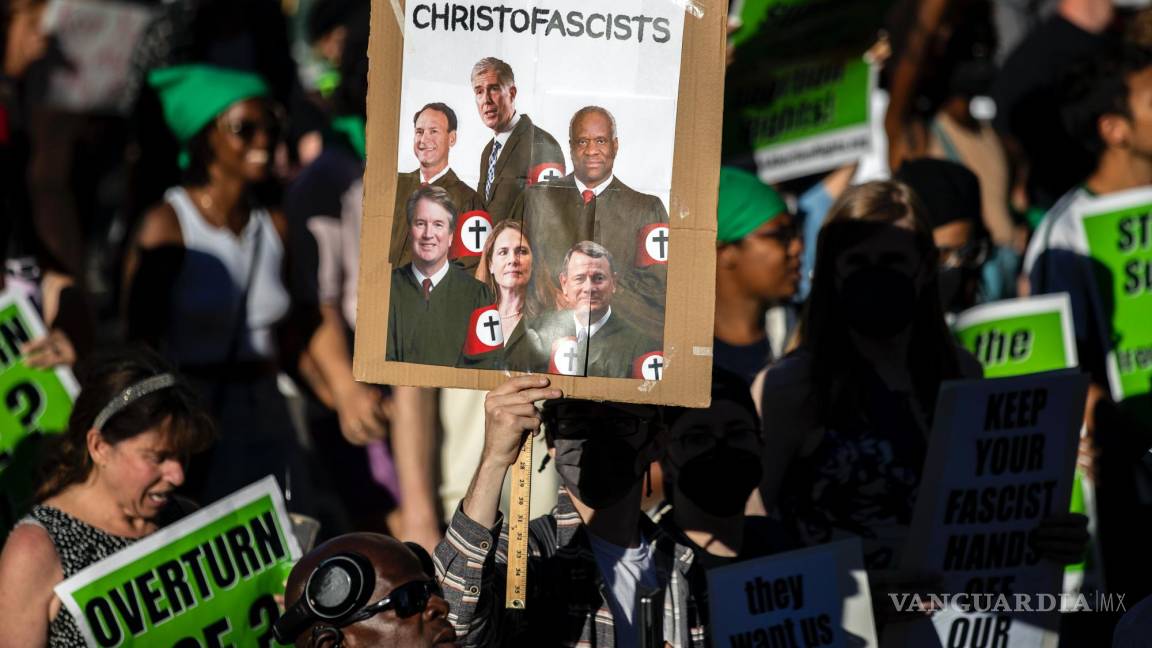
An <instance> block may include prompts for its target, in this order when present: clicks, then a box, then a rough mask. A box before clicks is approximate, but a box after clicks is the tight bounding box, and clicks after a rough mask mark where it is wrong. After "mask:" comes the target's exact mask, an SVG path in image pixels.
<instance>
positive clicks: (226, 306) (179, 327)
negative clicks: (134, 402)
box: [164, 187, 289, 365]
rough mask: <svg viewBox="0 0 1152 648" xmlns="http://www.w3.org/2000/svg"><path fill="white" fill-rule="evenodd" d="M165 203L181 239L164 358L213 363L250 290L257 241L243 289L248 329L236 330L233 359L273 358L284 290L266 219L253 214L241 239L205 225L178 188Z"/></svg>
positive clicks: (223, 354)
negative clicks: (176, 221)
mask: <svg viewBox="0 0 1152 648" xmlns="http://www.w3.org/2000/svg"><path fill="white" fill-rule="evenodd" d="M164 199H165V200H166V201H167V202H168V204H170V205H172V208H173V209H174V210H175V211H176V216H177V218H179V220H180V231H181V234H182V235H183V237H184V249H185V254H184V262H183V265H182V266H181V269H180V275H179V276H178V277H177V279H176V284H175V285H174V286H173V292H172V297H171V320H170V326H169V336H168V340H167V342H168V344H167V347H168V354H169V356H170V357H171V359H172V360H173V361H174V362H176V363H177V364H188V365H203V364H218V363H222V362H225V361H226V360H227V359H228V357H227V356H228V349H229V346H231V344H232V342H231V340H232V338H233V337H234V336H235V335H236V334H237V333H236V331H237V329H238V327H237V324H236V318H237V317H238V316H239V313H240V311H241V308H240V295H241V293H242V292H243V291H244V286H245V285H246V284H247V283H248V276H249V272H250V270H251V267H252V259H253V256H254V253H255V250H256V241H257V238H259V239H260V254H259V259H258V260H257V267H256V269H255V272H253V273H252V283H251V286H250V287H249V288H248V300H247V322H246V324H247V325H246V326H245V327H244V328H243V330H242V331H240V336H241V339H240V344H239V346H238V347H237V348H238V351H237V353H236V359H237V360H258V359H269V358H272V357H273V356H275V346H276V345H275V340H274V337H273V327H274V326H275V325H276V324H277V323H278V322H279V321H280V320H281V319H282V318H283V317H284V315H285V314H286V313H287V312H288V306H289V301H288V291H287V290H286V289H285V287H284V282H283V279H282V277H281V272H282V268H283V265H284V263H283V262H284V246H283V244H282V242H281V241H280V235H279V234H277V232H276V228H275V226H274V225H273V224H272V218H271V216H269V215H268V212H267V211H265V210H263V209H254V210H252V213H251V214H250V216H249V218H248V223H247V224H246V225H245V226H244V230H243V231H242V232H241V233H240V235H239V236H237V235H236V234H234V233H233V232H232V231H231V230H229V229H227V228H223V227H214V226H212V225H211V224H209V223H208V222H207V221H205V220H204V217H203V216H202V215H201V214H200V210H199V209H197V208H196V205H195V204H194V203H193V202H192V199H191V198H189V196H188V193H187V192H185V191H184V189H183V188H181V187H173V188H171V189H169V190H168V191H167V192H166V193H165V194H164Z"/></svg>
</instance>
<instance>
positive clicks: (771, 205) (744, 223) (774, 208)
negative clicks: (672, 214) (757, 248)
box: [716, 167, 788, 243]
mask: <svg viewBox="0 0 1152 648" xmlns="http://www.w3.org/2000/svg"><path fill="white" fill-rule="evenodd" d="M716 211H717V214H716V240H717V241H719V242H720V243H735V242H736V241H739V240H740V239H742V238H744V237H745V236H748V234H749V233H750V232H752V231H753V230H755V229H756V228H757V227H760V226H761V225H763V224H764V223H767V222H768V221H770V220H772V219H773V218H776V217H777V216H779V215H780V214H784V213H787V212H788V207H787V205H785V204H784V201H783V200H781V198H780V195H779V194H777V193H776V190H775V189H773V188H772V187H769V186H768V185H766V184H764V183H763V182H760V179H759V178H757V177H756V176H754V175H752V174H751V173H748V172H747V171H742V170H740V169H734V168H732V167H720V201H719V205H718V206H717V210H716Z"/></svg>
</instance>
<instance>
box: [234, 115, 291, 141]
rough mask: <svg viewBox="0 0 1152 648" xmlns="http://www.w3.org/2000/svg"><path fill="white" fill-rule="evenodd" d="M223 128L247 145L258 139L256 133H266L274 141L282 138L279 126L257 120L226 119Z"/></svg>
mask: <svg viewBox="0 0 1152 648" xmlns="http://www.w3.org/2000/svg"><path fill="white" fill-rule="evenodd" d="M221 126H222V128H223V129H224V130H225V131H226V132H228V133H230V134H231V135H233V136H234V137H237V138H239V139H240V141H242V142H244V143H245V144H251V143H252V140H254V139H256V133H264V134H265V135H267V136H268V139H269V140H272V141H275V140H276V138H277V137H279V136H280V127H279V126H277V125H276V124H274V123H269V122H266V121H259V120H255V119H226V120H222V121H221Z"/></svg>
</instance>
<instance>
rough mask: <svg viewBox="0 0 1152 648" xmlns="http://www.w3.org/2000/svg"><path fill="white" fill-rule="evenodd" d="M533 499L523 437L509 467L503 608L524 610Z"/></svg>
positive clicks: (529, 462) (527, 440)
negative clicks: (505, 580) (514, 461)
mask: <svg viewBox="0 0 1152 648" xmlns="http://www.w3.org/2000/svg"><path fill="white" fill-rule="evenodd" d="M531 497H532V435H531V434H527V435H525V437H524V443H523V444H522V445H521V446H520V455H519V456H518V457H516V465H514V466H513V467H512V496H511V498H510V501H509V506H508V508H509V509H510V510H509V512H508V578H507V580H508V584H507V585H508V586H507V588H506V589H505V592H504V600H505V607H506V608H509V609H512V610H523V609H524V607H525V605H524V603H525V601H526V599H527V596H528V523H529V522H530V520H529V515H531V510H530V507H529V502H530V500H531Z"/></svg>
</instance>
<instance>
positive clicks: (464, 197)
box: [388, 169, 479, 268]
mask: <svg viewBox="0 0 1152 648" xmlns="http://www.w3.org/2000/svg"><path fill="white" fill-rule="evenodd" d="M432 185H433V186H436V187H441V188H443V189H444V190H446V191H447V192H448V194H449V195H450V196H452V202H453V204H455V205H456V212H457V216H459V215H460V214H463V213H464V212H467V211H471V210H473V209H478V206H479V201H477V199H476V192H475V191H472V187H469V186H468V185H467V184H465V183H464V181H462V180H461V179H460V178H458V177H456V172H455V171H453V170H452V169H448V172H447V173H445V174H444V175H442V176H440V177H439V178H437V179H436V181H435V182H433V183H432ZM419 188H420V171H419V169H417V170H416V171H411V172H409V173H401V174H400V175H399V176H398V177H397V178H396V216H395V218H394V219H393V220H392V243H391V245H389V246H388V261H389V262H390V263H391V264H392V267H393V268H398V267H400V266H401V265H404V264H405V263H408V262H410V261H411V260H412V230H411V228H409V227H408V212H407V210H406V209H405V208H406V207H407V206H408V198H409V197H410V196H411V195H412V194H413V193H414V192H415V191H416V190H417V189H419ZM478 259H479V257H477V260H478ZM471 265H472V266H473V267H474V266H475V265H476V261H473V262H472V263H471Z"/></svg>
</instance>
